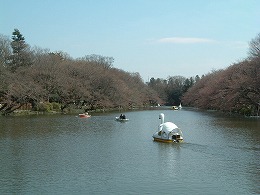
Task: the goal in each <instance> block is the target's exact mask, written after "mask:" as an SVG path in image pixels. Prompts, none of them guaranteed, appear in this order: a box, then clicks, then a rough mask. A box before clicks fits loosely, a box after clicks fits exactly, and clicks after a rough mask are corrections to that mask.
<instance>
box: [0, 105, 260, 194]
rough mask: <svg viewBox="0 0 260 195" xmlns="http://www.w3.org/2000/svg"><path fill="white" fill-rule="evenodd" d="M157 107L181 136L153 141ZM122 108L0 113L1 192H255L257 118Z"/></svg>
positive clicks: (259, 139) (259, 143) (259, 153)
mask: <svg viewBox="0 0 260 195" xmlns="http://www.w3.org/2000/svg"><path fill="white" fill-rule="evenodd" d="M161 112H163V113H164V114H165V121H171V122H174V123H175V124H176V125H177V126H178V127H179V128H181V129H182V132H183V136H184V143H178V144H173V143H170V144H169V143H159V142H154V141H153V138H152V135H153V133H154V132H155V131H156V130H157V128H158V125H159V123H160V120H159V119H158V117H159V114H160V113H161ZM119 114H120V113H109V114H102V115H96V116H95V115H94V116H92V117H91V118H79V117H77V116H75V115H51V116H23V117H0V160H1V166H0V175H1V176H0V194H259V193H260V185H259V184H260V160H259V157H260V119H252V118H243V117H241V118H237V117H227V116H221V115H219V114H218V113H216V112H201V111H196V110H190V109H185V108H184V109H182V110H180V111H173V110H169V109H165V110H148V111H135V112H126V113H124V114H126V116H127V118H129V119H130V120H129V121H128V122H125V123H121V122H118V121H115V117H116V116H119Z"/></svg>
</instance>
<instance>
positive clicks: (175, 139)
mask: <svg viewBox="0 0 260 195" xmlns="http://www.w3.org/2000/svg"><path fill="white" fill-rule="evenodd" d="M153 139H154V141H157V142H165V143H180V142H183V138H182V136H181V135H180V134H177V133H175V134H168V135H167V134H165V132H164V133H163V134H162V133H161V132H160V131H159V132H156V133H155V134H154V135H153Z"/></svg>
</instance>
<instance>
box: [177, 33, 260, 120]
mask: <svg viewBox="0 0 260 195" xmlns="http://www.w3.org/2000/svg"><path fill="white" fill-rule="evenodd" d="M182 102H183V104H184V105H186V106H193V107H198V108H203V109H213V110H221V111H225V112H235V113H240V114H244V115H257V116H259V114H260V34H258V36H256V38H254V39H253V40H252V41H251V42H250V48H249V56H248V58H247V59H245V60H243V61H241V62H238V63H235V64H233V65H230V66H229V67H228V68H226V69H224V70H218V71H213V72H212V73H209V74H207V75H206V76H204V77H203V78H202V79H200V80H199V81H198V82H196V83H195V84H194V85H193V86H192V87H191V88H190V89H189V90H188V91H187V93H185V94H184V96H183V98H182Z"/></svg>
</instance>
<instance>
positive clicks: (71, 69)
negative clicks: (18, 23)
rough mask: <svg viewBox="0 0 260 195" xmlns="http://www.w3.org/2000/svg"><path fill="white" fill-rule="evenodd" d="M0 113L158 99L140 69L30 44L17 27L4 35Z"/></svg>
mask: <svg viewBox="0 0 260 195" xmlns="http://www.w3.org/2000/svg"><path fill="white" fill-rule="evenodd" d="M0 49H1V50H0V51H1V55H0V112H1V114H4V115H6V114H8V113H11V112H13V111H14V110H16V109H18V108H23V109H32V110H36V111H50V110H54V109H56V110H57V109H58V110H59V109H61V110H62V111H66V110H68V109H70V108H80V109H84V110H91V109H92V110H96V109H105V108H106V109H109V108H124V109H128V108H134V107H144V106H150V105H155V104H157V102H158V101H160V99H159V98H158V96H157V93H156V92H155V91H154V90H152V89H151V88H149V87H148V86H147V85H146V84H145V83H144V82H143V81H142V78H141V76H140V75H139V73H129V72H125V71H123V70H120V69H116V68H113V61H114V59H113V58H112V57H104V56H100V55H87V56H85V57H82V58H79V59H72V58H71V57H70V56H69V55H68V54H66V53H64V52H50V51H49V50H48V49H41V48H37V47H34V48H30V46H29V45H27V44H26V42H25V38H24V37H23V35H22V34H21V33H20V32H19V30H18V29H15V31H14V32H13V36H12V40H9V39H8V38H7V37H5V36H3V35H1V37H0Z"/></svg>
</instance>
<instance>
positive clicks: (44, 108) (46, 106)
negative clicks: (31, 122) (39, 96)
mask: <svg viewBox="0 0 260 195" xmlns="http://www.w3.org/2000/svg"><path fill="white" fill-rule="evenodd" d="M51 110H53V106H52V104H51V103H49V102H43V103H39V104H38V106H37V111H40V112H50V111H51Z"/></svg>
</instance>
